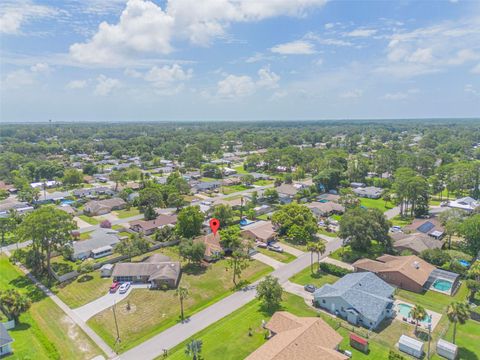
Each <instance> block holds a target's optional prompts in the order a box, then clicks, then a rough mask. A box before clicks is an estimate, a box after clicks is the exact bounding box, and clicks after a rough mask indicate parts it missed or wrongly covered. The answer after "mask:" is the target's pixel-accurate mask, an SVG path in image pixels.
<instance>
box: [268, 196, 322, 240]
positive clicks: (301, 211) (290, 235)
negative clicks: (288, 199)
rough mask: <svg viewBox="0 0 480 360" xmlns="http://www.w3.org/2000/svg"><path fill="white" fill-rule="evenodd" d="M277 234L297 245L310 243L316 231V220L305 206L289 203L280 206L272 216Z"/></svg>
mask: <svg viewBox="0 0 480 360" xmlns="http://www.w3.org/2000/svg"><path fill="white" fill-rule="evenodd" d="M272 223H273V224H274V225H275V226H277V228H278V234H279V235H280V236H283V237H286V238H287V239H289V240H290V241H292V242H294V243H297V244H305V243H306V242H308V241H312V240H313V239H314V238H315V235H316V233H317V231H318V225H317V220H316V219H315V217H314V216H313V214H312V212H311V210H310V209H309V208H308V207H306V206H305V205H300V204H297V203H291V204H288V205H284V206H282V207H281V208H280V209H279V210H278V211H276V212H275V213H274V214H273V216H272Z"/></svg>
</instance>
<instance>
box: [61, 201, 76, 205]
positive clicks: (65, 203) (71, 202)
mask: <svg viewBox="0 0 480 360" xmlns="http://www.w3.org/2000/svg"><path fill="white" fill-rule="evenodd" d="M74 202H75V201H73V200H62V202H61V203H62V204H64V205H71V204H73V203H74Z"/></svg>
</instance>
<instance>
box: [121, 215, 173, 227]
mask: <svg viewBox="0 0 480 360" xmlns="http://www.w3.org/2000/svg"><path fill="white" fill-rule="evenodd" d="M176 223H177V215H159V216H158V217H157V218H156V219H153V220H137V221H132V222H130V226H132V227H133V226H138V227H140V228H141V229H142V230H143V231H148V230H152V229H156V228H159V227H162V226H165V225H174V224H176Z"/></svg>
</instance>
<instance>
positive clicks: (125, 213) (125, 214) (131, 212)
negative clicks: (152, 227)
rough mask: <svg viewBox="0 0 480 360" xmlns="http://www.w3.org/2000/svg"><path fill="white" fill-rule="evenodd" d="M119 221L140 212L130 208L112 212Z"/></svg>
mask: <svg viewBox="0 0 480 360" xmlns="http://www.w3.org/2000/svg"><path fill="white" fill-rule="evenodd" d="M114 213H115V214H116V215H117V217H118V218H119V219H126V218H129V217H132V216H137V215H140V210H138V209H137V208H135V207H132V208H131V209H130V210H126V209H125V210H118V211H115V212H114Z"/></svg>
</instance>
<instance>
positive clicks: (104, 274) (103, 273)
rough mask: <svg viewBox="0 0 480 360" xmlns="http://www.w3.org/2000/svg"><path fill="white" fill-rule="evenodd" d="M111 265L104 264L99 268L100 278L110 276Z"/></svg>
mask: <svg viewBox="0 0 480 360" xmlns="http://www.w3.org/2000/svg"><path fill="white" fill-rule="evenodd" d="M112 271H113V264H105V265H102V267H101V268H100V274H101V276H102V277H110V276H112Z"/></svg>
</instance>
